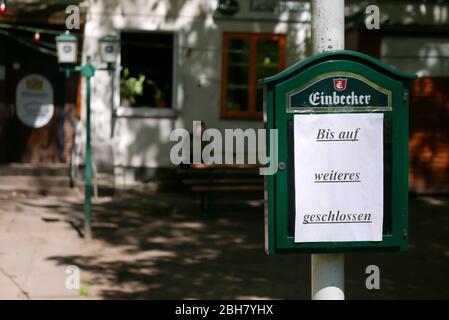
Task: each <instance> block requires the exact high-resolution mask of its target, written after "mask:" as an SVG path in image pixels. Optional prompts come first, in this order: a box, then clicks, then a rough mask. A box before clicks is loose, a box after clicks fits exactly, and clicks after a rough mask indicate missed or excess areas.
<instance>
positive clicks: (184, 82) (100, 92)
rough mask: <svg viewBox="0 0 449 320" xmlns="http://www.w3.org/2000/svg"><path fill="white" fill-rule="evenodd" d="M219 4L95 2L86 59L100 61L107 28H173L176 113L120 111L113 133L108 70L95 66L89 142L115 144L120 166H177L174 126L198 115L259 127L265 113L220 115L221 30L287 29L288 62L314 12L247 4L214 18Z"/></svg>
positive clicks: (198, 0)
mask: <svg viewBox="0 0 449 320" xmlns="http://www.w3.org/2000/svg"><path fill="white" fill-rule="evenodd" d="M240 2H241V3H242V2H243V5H245V4H246V3H247V2H246V1H240ZM248 3H249V2H248ZM215 8H216V1H210V0H189V1H167V0H165V1H156V0H154V1H153V0H148V1H145V0H138V1H129V0H116V1H94V2H91V6H90V7H89V12H88V15H87V18H86V25H85V37H84V43H83V59H86V57H87V56H92V57H93V59H94V60H93V61H94V62H95V64H96V65H100V62H99V53H98V45H97V41H98V38H99V37H101V36H103V35H105V34H110V33H119V32H120V31H121V30H145V31H158V32H160V31H167V32H174V33H175V35H176V47H177V48H176V49H175V57H176V61H175V72H174V77H175V78H174V87H175V90H174V100H173V101H175V102H174V105H173V109H174V110H175V114H176V117H174V118H160V117H158V118H151V117H117V118H116V120H115V123H114V126H113V132H112V133H113V135H112V137H113V138H112V139H111V130H112V123H113V121H112V120H111V119H112V107H111V90H110V88H111V77H110V75H108V73H107V72H101V71H98V72H97V73H96V75H95V77H94V78H93V80H92V88H93V92H92V117H91V119H92V141H93V144H96V143H100V144H111V145H112V147H113V148H114V154H115V159H114V163H115V165H116V166H123V167H149V168H155V167H170V166H173V165H172V164H171V162H170V158H169V155H170V148H171V146H172V145H173V143H171V142H170V141H169V135H170V132H171V131H172V130H173V129H175V128H186V129H187V130H189V131H190V130H192V121H193V120H203V121H205V123H206V125H207V127H208V128H217V129H221V130H223V129H225V128H242V129H243V130H244V129H246V128H261V127H262V120H259V121H256V120H251V121H243V120H221V119H220V94H221V92H220V83H221V56H222V52H221V46H222V35H223V32H263V33H279V34H285V35H286V38H287V43H286V57H285V58H286V65H287V66H288V65H290V64H292V63H294V62H296V61H297V60H299V59H301V58H304V57H305V56H306V47H307V45H306V42H307V41H308V35H309V33H310V32H309V26H310V25H309V18H310V17H309V11H308V10H299V11H298V10H296V12H295V14H294V15H292V14H291V13H289V11H288V10H284V12H283V13H275V14H267V13H263V15H262V16H260V17H257V16H254V15H253V14H254V13H253V14H246V13H245V8H241V11H240V13H239V14H237V15H236V16H235V17H233V18H227V19H214V17H213V11H214V9H215ZM254 18H256V19H254ZM186 47H190V48H193V50H192V53H191V55H190V56H189V57H186V55H185V54H184V52H185V48H186ZM115 83H118V78H117V79H116V81H115ZM118 91H119V87H118V86H117V85H116V88H115V97H114V101H115V105H114V108H117V107H118V105H117V103H118V101H119V99H118ZM83 110H85V108H83ZM83 119H84V115H83ZM82 141H84V140H83V138H82ZM254 147H255V146H251V150H249V152H255V149H254Z"/></svg>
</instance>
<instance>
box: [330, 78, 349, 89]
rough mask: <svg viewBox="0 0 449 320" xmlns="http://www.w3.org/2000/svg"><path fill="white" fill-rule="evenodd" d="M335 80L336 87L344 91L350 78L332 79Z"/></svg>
mask: <svg viewBox="0 0 449 320" xmlns="http://www.w3.org/2000/svg"><path fill="white" fill-rule="evenodd" d="M332 81H333V82H334V89H335V90H337V91H343V90H345V89H346V84H347V83H348V78H335V79H332Z"/></svg>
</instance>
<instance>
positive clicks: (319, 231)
mask: <svg viewBox="0 0 449 320" xmlns="http://www.w3.org/2000/svg"><path fill="white" fill-rule="evenodd" d="M294 134H295V138H294V141H295V201H296V213H295V242H339V241H342V242H344V241H381V240H382V224H383V114H382V113H370V114H362V113H360V114H321V115H319V114H314V115H295V116H294Z"/></svg>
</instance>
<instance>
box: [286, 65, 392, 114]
mask: <svg viewBox="0 0 449 320" xmlns="http://www.w3.org/2000/svg"><path fill="white" fill-rule="evenodd" d="M287 100H288V101H287V112H310V111H319V110H320V109H325V110H326V111H329V110H328V109H329V108H336V107H337V108H342V107H343V108H345V107H349V108H351V109H352V110H357V109H360V110H366V109H367V108H370V109H372V108H375V109H377V110H379V111H388V110H391V92H390V91H389V90H387V89H385V88H382V87H380V86H378V85H376V84H375V83H373V82H371V81H369V80H368V79H366V78H364V77H362V76H360V75H357V74H353V73H350V72H338V73H327V74H323V75H320V76H319V77H317V78H314V79H312V80H311V81H310V82H308V83H306V84H305V85H304V86H301V87H300V88H298V89H295V90H293V91H291V92H289V93H288V94H287ZM335 111H337V110H335Z"/></svg>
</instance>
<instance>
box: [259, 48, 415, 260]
mask: <svg viewBox="0 0 449 320" xmlns="http://www.w3.org/2000/svg"><path fill="white" fill-rule="evenodd" d="M348 72H350V73H353V74H357V75H360V76H361V77H363V78H365V79H367V80H368V81H370V82H371V83H374V84H376V85H377V86H379V87H381V88H382V89H383V90H386V91H389V92H391V102H392V110H391V111H385V110H375V109H370V108H365V109H366V110H365V111H364V112H381V113H383V114H384V117H385V118H390V119H391V121H392V188H391V190H392V194H391V206H392V208H391V210H392V230H391V231H392V232H391V235H384V236H383V240H382V241H380V242H366V241H364V242H316V243H295V242H294V238H293V237H289V236H288V234H287V227H288V212H287V210H288V203H287V188H288V180H287V179H288V177H287V175H288V170H287V169H285V170H279V171H278V172H277V173H276V174H275V175H272V176H267V177H266V185H267V191H268V192H267V197H266V214H267V216H266V222H267V224H268V225H267V226H266V237H267V239H266V243H267V248H266V250H267V253H268V254H271V255H273V254H278V253H326V252H328V253H331V252H374V251H406V250H407V239H408V234H407V230H408V225H407V220H408V88H407V83H408V82H409V81H410V80H412V79H415V78H416V75H414V74H409V73H404V72H399V71H396V70H394V69H392V68H390V67H388V66H386V65H384V64H383V63H381V62H380V61H378V60H376V59H373V58H372V57H369V56H367V55H364V54H361V53H358V52H353V51H347V50H341V51H330V52H326V53H322V54H318V55H315V56H313V57H310V58H307V59H305V60H303V61H301V62H299V63H297V64H295V65H293V66H291V67H290V68H288V69H286V70H284V71H282V72H281V73H279V74H277V75H274V76H272V77H268V78H265V79H263V80H262V82H263V83H264V84H265V86H266V88H265V97H264V98H265V103H264V105H265V110H264V112H265V126H266V128H267V129H278V141H279V142H278V143H279V145H278V161H279V163H281V162H283V163H285V164H286V167H287V168H288V166H289V163H288V159H287V143H286V142H287V122H288V121H289V120H293V116H294V113H291V112H287V110H286V106H287V101H286V97H287V94H288V93H289V92H292V91H293V90H295V89H297V88H299V87H301V86H303V85H304V84H306V83H308V82H310V81H312V80H313V79H315V78H317V77H319V76H320V75H323V74H332V73H339V74H343V73H348ZM338 110H339V109H338V108H333V109H328V110H323V111H322V112H319V111H318V112H310V113H321V114H324V113H329V112H338ZM344 112H345V113H356V112H357V113H358V112H362V111H360V108H357V109H355V108H354V109H353V110H351V109H349V110H348V108H345V109H344ZM267 143H269V141H267ZM267 150H269V146H268V149H267Z"/></svg>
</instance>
